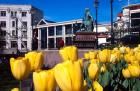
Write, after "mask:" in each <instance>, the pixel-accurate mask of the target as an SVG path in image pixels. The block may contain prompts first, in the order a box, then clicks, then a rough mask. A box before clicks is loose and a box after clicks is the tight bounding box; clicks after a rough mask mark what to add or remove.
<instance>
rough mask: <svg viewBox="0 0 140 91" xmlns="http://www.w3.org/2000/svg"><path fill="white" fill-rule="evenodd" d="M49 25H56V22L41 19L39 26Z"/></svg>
mask: <svg viewBox="0 0 140 91" xmlns="http://www.w3.org/2000/svg"><path fill="white" fill-rule="evenodd" d="M48 23H56V22H54V21H50V20H45V19H41V20H40V21H39V22H38V24H37V25H45V24H48Z"/></svg>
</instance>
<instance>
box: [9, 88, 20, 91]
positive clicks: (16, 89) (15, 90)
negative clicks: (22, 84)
mask: <svg viewBox="0 0 140 91" xmlns="http://www.w3.org/2000/svg"><path fill="white" fill-rule="evenodd" d="M11 91H19V88H13V89H11Z"/></svg>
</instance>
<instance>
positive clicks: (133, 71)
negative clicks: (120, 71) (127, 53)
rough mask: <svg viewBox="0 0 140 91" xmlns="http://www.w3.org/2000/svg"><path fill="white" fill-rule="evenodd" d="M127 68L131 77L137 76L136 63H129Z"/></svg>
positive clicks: (138, 69)
mask: <svg viewBox="0 0 140 91" xmlns="http://www.w3.org/2000/svg"><path fill="white" fill-rule="evenodd" d="M128 70H129V72H130V74H131V76H132V77H139V75H140V68H139V66H136V65H129V66H128Z"/></svg>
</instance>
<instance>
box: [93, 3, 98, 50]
mask: <svg viewBox="0 0 140 91" xmlns="http://www.w3.org/2000/svg"><path fill="white" fill-rule="evenodd" d="M98 4H99V2H98V0H95V1H94V7H95V10H96V21H95V22H96V38H97V39H96V48H98Z"/></svg>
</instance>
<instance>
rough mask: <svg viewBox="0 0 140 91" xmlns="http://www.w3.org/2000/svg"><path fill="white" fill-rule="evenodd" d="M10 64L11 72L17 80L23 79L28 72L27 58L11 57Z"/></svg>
mask: <svg viewBox="0 0 140 91" xmlns="http://www.w3.org/2000/svg"><path fill="white" fill-rule="evenodd" d="M10 66H11V71H12V74H13V76H14V77H15V78H16V79H17V80H23V79H25V78H27V77H28V75H29V73H30V64H29V61H28V59H27V58H24V57H20V58H17V59H14V58H11V59H10Z"/></svg>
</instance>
